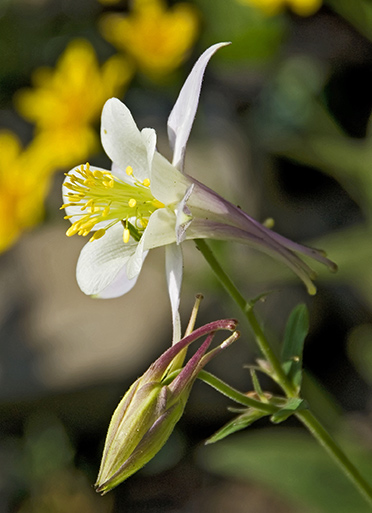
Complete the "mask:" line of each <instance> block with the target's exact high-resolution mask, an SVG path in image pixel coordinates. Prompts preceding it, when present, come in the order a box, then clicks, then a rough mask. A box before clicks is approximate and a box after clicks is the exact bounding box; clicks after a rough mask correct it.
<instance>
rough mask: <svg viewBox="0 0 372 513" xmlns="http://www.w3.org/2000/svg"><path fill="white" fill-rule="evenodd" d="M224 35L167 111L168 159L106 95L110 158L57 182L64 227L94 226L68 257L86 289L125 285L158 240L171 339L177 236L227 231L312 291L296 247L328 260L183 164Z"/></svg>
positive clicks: (95, 291) (118, 290) (178, 276)
mask: <svg viewBox="0 0 372 513" xmlns="http://www.w3.org/2000/svg"><path fill="white" fill-rule="evenodd" d="M227 44H229V43H219V44H216V45H213V46H211V47H210V48H209V49H208V50H206V51H205V52H204V53H203V54H202V56H201V57H200V58H199V60H198V61H197V62H196V64H195V66H194V68H193V69H192V71H191V73H190V75H189V76H188V78H187V80H186V82H185V84H184V85H183V87H182V89H181V92H180V94H179V97H178V99H177V101H176V104H175V106H174V108H173V110H172V112H171V114H170V116H169V119H168V135H169V140H170V144H171V147H172V149H173V161H172V164H171V163H169V162H168V161H167V160H166V159H165V158H164V157H163V156H162V155H160V154H159V153H158V152H157V151H156V133H155V131H154V130H153V129H151V128H144V129H143V130H142V131H140V130H139V129H138V128H137V125H136V123H135V121H134V120H133V117H132V115H131V113H130V111H129V109H128V108H127V107H126V106H125V105H124V104H123V103H121V102H120V101H119V100H118V99H116V98H111V99H110V100H108V101H107V102H106V104H105V106H104V108H103V112H102V122H101V139H102V145H103V148H104V150H105V152H106V153H107V155H108V156H109V157H110V159H111V160H112V163H113V164H112V169H111V171H107V170H104V169H99V168H94V167H92V166H89V164H86V165H82V166H80V167H79V168H74V169H72V170H71V171H70V172H69V173H68V174H67V177H66V179H65V181H64V184H63V197H64V202H65V204H64V205H63V207H64V208H65V209H66V213H67V216H66V217H67V218H68V219H70V221H71V223H72V226H71V227H70V228H69V229H68V230H67V235H69V236H70V235H74V234H75V233H78V234H79V235H83V236H85V235H88V234H89V233H90V232H93V235H92V236H91V238H90V241H89V242H88V243H87V244H86V245H85V247H84V248H83V250H82V251H81V254H80V257H79V260H78V264H77V281H78V284H79V286H80V288H81V290H82V291H83V292H85V293H86V294H89V295H93V296H97V297H101V298H112V297H117V296H121V295H123V294H125V293H126V292H128V291H129V290H130V289H131V288H132V287H133V286H134V284H135V283H136V280H137V277H138V275H139V273H140V271H141V267H142V264H143V261H144V258H145V256H146V254H147V251H148V250H149V249H151V248H155V247H158V246H165V248H166V276H167V282H168V290H169V295H170V300H171V305H172V312H173V324H174V341H176V340H179V339H180V324H179V316H178V307H179V298H180V288H181V282H182V253H181V248H180V243H181V242H182V241H183V240H184V239H196V238H214V239H222V240H234V241H239V242H244V243H247V244H249V245H251V246H253V247H257V248H258V249H260V250H261V251H264V252H265V253H269V254H271V255H272V256H274V257H275V258H277V259H279V260H282V261H283V262H284V263H286V264H287V265H288V266H289V267H290V268H291V269H292V270H293V271H294V272H295V273H296V274H297V275H298V276H299V277H300V278H301V279H302V280H303V281H304V282H305V284H306V286H307V288H308V290H309V292H310V293H314V292H315V287H314V285H313V283H312V279H313V278H314V273H313V271H312V270H311V269H310V268H309V267H308V266H307V264H305V263H304V262H303V261H302V260H301V259H300V258H299V257H298V256H297V254H296V253H302V254H305V255H308V256H310V257H313V258H315V259H316V260H318V261H321V262H322V263H324V264H326V265H328V266H329V267H330V268H335V266H334V264H333V263H332V262H330V261H329V260H328V259H326V258H325V257H324V256H323V255H322V254H321V253H320V252H318V251H316V250H313V249H310V248H305V247H304V246H301V245H298V244H295V243H293V242H291V241H289V240H288V239H286V238H284V237H282V236H280V235H278V234H276V233H274V232H272V231H271V230H269V229H268V228H266V227H264V226H263V225H261V224H260V223H258V222H257V221H255V220H254V219H252V218H250V217H249V216H248V215H247V214H245V213H244V212H243V211H242V210H241V209H239V208H237V207H235V206H234V205H232V204H231V203H229V202H228V201H226V200H225V199H223V198H222V197H220V196H219V195H218V194H216V193H215V192H213V191H212V190H211V189H209V188H208V187H206V186H204V185H202V184H200V183H199V182H197V181H196V180H195V179H193V178H191V177H189V176H187V175H185V174H184V173H183V162H184V156H185V149H186V144H187V140H188V138H189V135H190V131H191V127H192V124H193V121H194V117H195V114H196V110H197V106H198V101H199V95H200V89H201V83H202V79H203V75H204V71H205V68H206V65H207V64H208V61H209V59H210V58H211V56H212V55H213V54H214V53H215V52H216V51H217V50H218V49H219V48H221V47H222V46H225V45H227Z"/></svg>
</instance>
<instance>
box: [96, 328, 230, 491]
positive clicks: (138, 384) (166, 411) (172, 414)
mask: <svg viewBox="0 0 372 513" xmlns="http://www.w3.org/2000/svg"><path fill="white" fill-rule="evenodd" d="M235 328H236V321H235V320H233V319H227V320H221V321H216V322H211V323H210V324H207V325H206V326H203V327H201V328H199V329H197V330H195V331H193V332H192V333H191V334H190V335H188V336H187V337H185V338H183V339H182V340H180V341H179V342H177V344H175V345H173V346H172V347H171V348H170V349H168V350H167V351H165V353H163V354H162V356H160V358H158V359H157V360H156V361H155V362H154V363H153V364H152V365H151V366H150V367H149V369H148V370H147V371H146V372H145V374H143V376H142V377H140V378H139V379H137V381H135V383H134V384H133V385H132V386H131V387H130V388H129V390H128V391H127V393H126V394H125V395H124V397H123V399H122V400H121V401H120V403H119V405H118V407H117V408H116V410H115V412H114V414H113V416H112V419H111V423H110V426H109V428H108V432H107V436H106V442H105V447H104V450H103V456H102V462H101V468H100V471H99V475H98V478H97V482H96V485H95V486H96V490H97V492H101V493H103V494H104V493H106V492H108V491H110V490H112V488H114V487H115V486H117V485H118V484H120V483H121V482H123V481H124V480H125V479H127V478H128V477H129V476H131V475H132V474H134V473H135V472H137V470H139V469H140V468H141V467H143V466H144V465H145V464H146V463H147V462H148V461H149V460H150V459H151V458H153V457H154V456H155V454H156V453H157V452H158V451H159V450H160V449H161V448H162V447H163V445H164V444H165V442H166V441H167V440H168V438H169V436H170V435H171V433H172V431H173V429H174V426H175V425H176V423H177V422H178V420H179V419H180V417H181V416H182V414H183V411H184V409H185V406H186V402H187V400H188V397H189V394H190V391H191V387H192V385H193V383H194V381H195V379H196V377H197V375H198V373H199V372H200V371H201V370H202V368H203V367H204V366H205V365H206V364H207V363H208V362H209V361H210V360H211V359H212V358H213V357H214V356H216V355H217V354H218V353H220V352H221V351H222V350H223V349H225V348H226V347H228V346H229V345H230V344H231V343H232V342H234V341H235V340H236V339H237V338H238V337H239V333H238V332H236V331H234V330H235ZM217 330H230V331H234V333H233V334H232V335H231V336H230V337H229V338H228V339H226V340H225V341H224V342H222V344H220V345H219V346H217V347H216V348H215V349H212V350H211V351H209V352H208V353H206V351H207V350H208V348H209V346H210V344H211V342H212V339H213V337H214V334H215V332H216V331H217ZM203 336H207V338H206V339H205V341H204V342H203V344H201V346H200V347H199V349H198V350H197V351H196V353H195V354H194V355H193V356H192V357H191V358H190V360H189V361H188V362H187V364H186V365H185V366H184V368H182V369H181V367H182V363H180V364H179V366H178V356H179V355H180V354H181V353H182V352H183V351H184V350H185V349H186V348H187V347H188V346H189V345H190V344H191V343H192V342H194V341H195V340H197V339H198V338H200V337H203ZM174 362H177V364H176V367H175V366H174V365H173V363H174ZM170 369H171V371H172V372H173V374H172V372H171V374H170V373H169V372H170ZM174 371H180V372H178V373H177V372H175V373H174ZM175 374H177V376H176V377H174V376H175Z"/></svg>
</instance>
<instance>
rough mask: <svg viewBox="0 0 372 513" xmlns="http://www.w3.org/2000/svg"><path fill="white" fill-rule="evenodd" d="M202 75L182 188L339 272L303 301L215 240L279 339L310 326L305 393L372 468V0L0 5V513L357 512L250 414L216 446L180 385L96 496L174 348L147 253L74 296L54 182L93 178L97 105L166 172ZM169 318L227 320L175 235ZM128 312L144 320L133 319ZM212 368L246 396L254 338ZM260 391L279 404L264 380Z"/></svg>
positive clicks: (299, 448)
mask: <svg viewBox="0 0 372 513" xmlns="http://www.w3.org/2000/svg"><path fill="white" fill-rule="evenodd" d="M219 41H231V42H232V43H233V44H232V45H230V46H229V47H226V48H223V49H221V50H220V51H219V52H218V54H216V55H215V56H214V57H213V58H212V60H211V62H210V64H209V66H208V68H207V72H206V75H205V80H204V84H203V89H202V94H201V99H200V107H199V111H198V114H197V118H196V121H195V124H194V127H193V131H192V133H191V137H190V141H189V144H188V152H187V159H186V172H188V173H189V174H190V175H192V176H194V177H195V178H197V179H198V180H200V181H202V182H204V183H205V184H207V185H208V186H210V187H211V188H213V189H214V190H216V191H217V192H220V193H222V194H223V195H224V196H225V197H226V198H227V199H229V200H230V201H232V202H234V203H236V204H239V205H240V206H241V207H242V208H243V209H244V210H245V211H246V212H248V213H249V214H250V215H252V216H253V217H255V218H256V219H258V220H260V221H261V222H262V221H264V220H265V219H267V218H273V219H274V220H275V229H276V230H277V231H278V232H279V233H281V234H283V235H285V236H287V237H289V238H292V239H294V240H296V241H297V242H301V243H305V244H309V245H312V246H314V247H320V248H322V249H324V250H326V252H327V254H328V256H329V257H330V258H331V259H332V260H334V261H335V262H337V264H338V265H339V272H338V273H337V274H335V275H332V274H330V273H329V272H328V271H327V270H323V269H321V268H319V277H318V280H317V286H318V293H317V295H316V296H315V297H308V296H307V293H306V290H305V288H304V287H303V285H302V284H301V283H299V280H298V279H296V277H294V276H292V275H291V274H290V273H289V272H287V270H286V269H285V268H284V267H282V266H281V265H279V264H276V263H275V262H274V261H272V260H270V259H269V258H266V257H264V256H263V255H261V254H259V253H256V252H254V251H250V250H248V249H247V248H246V247H243V246H239V245H232V244H227V243H226V244H222V243H218V244H217V243H214V244H213V248H214V251H215V252H216V254H217V255H218V257H219V259H220V260H221V261H222V262H223V263H224V265H225V266H226V268H227V269H229V271H230V274H231V276H232V277H233V278H234V279H235V280H236V281H237V282H238V283H239V284H241V285H240V286H241V288H242V291H243V292H244V294H245V295H246V297H247V298H253V297H255V296H257V295H258V294H261V293H263V292H267V291H271V293H270V294H269V296H268V297H267V299H266V301H265V302H264V303H262V304H260V305H258V308H257V311H258V314H259V316H260V318H261V319H262V323H263V326H264V327H265V330H266V332H267V334H268V335H269V336H270V337H271V339H272V340H274V341H276V342H278V343H279V342H280V341H281V339H282V337H283V332H284V328H285V323H286V319H287V318H288V315H289V312H290V311H291V310H292V308H293V307H294V306H295V305H296V304H297V303H299V302H304V303H306V304H307V306H308V308H309V311H310V326H311V328H310V335H309V337H308V338H307V341H306V345H305V356H304V363H305V367H306V369H307V371H308V372H307V375H306V379H305V383H304V395H305V396H306V397H307V398H308V400H309V402H310V403H311V405H312V407H313V409H314V411H315V412H316V413H317V414H318V416H319V417H320V418H321V419H322V421H323V422H324V423H325V424H326V425H327V426H328V428H329V429H330V430H331V431H332V433H333V434H334V436H335V437H336V438H337V439H339V440H340V443H341V444H342V445H343V447H345V448H346V451H347V453H348V454H350V457H351V458H352V459H353V461H355V462H357V463H358V465H360V468H361V469H362V470H363V471H364V472H365V474H366V475H367V476H368V473H369V475H371V472H372V452H371V451H372V401H371V388H370V386H371V383H372V242H371V240H372V239H371V237H372V130H371V124H370V113H371V108H372V94H371V90H372V2H371V1H369V0H353V2H350V1H349V0H324V1H323V2H322V1H321V0H194V1H191V0H190V1H185V2H178V1H165V0H134V1H132V2H127V1H125V0H120V1H114V0H100V1H98V0H79V1H74V0H0V251H1V254H0V262H1V264H0V280H1V287H0V332H1V339H0V461H1V466H0V511H1V512H2V511H4V512H8V511H9V512H17V513H26V512H27V513H44V512H48V513H64V512H66V513H67V512H68V513H74V512H75V511H76V512H79V513H80V512H81V511H84V512H86V513H91V512H92V513H101V512H102V513H103V512H104V513H114V512H115V513H116V512H117V513H119V512H124V511H125V512H131V513H132V512H133V513H137V512H138V513H139V512H150V513H158V512H159V513H160V512H165V513H168V512H169V513H170V512H172V513H173V512H174V513H175V512H182V513H189V512H190V513H191V512H205V513H209V512H211V513H212V512H213V513H215V512H217V513H219V512H225V511H227V510H231V511H234V513H235V512H236V513H240V512H241V513H245V512H249V513H264V512H272V511H276V512H279V513H280V512H285V513H296V512H301V513H322V512H337V513H343V512H345V513H346V512H348V513H349V512H350V511H358V512H361V513H363V512H364V511H368V509H367V507H366V506H365V505H364V503H363V501H362V500H361V499H360V498H359V497H358V496H357V494H356V492H355V491H354V490H353V489H352V487H351V485H349V484H348V483H347V482H346V481H345V479H344V478H343V477H342V476H341V474H340V472H339V470H338V469H337V468H336V467H335V466H334V464H333V463H332V462H331V461H329V460H328V457H327V456H326V455H325V454H323V452H322V450H321V449H320V448H318V447H317V446H316V444H315V442H313V440H312V439H311V438H310V435H308V434H307V433H306V432H305V431H304V430H303V429H302V428H301V427H300V426H299V425H298V423H297V422H296V421H295V420H290V421H288V422H286V423H284V424H282V425H281V426H279V427H278V426H275V427H273V426H272V425H271V424H270V423H269V422H268V421H265V420H262V421H260V422H258V423H257V424H256V425H254V426H253V427H251V428H249V429H248V430H246V431H244V432H241V433H239V434H236V435H232V436H231V437H229V438H228V439H227V440H226V441H223V442H220V443H218V444H215V445H210V446H207V447H206V446H204V444H203V442H204V440H205V439H206V438H207V437H208V436H210V435H211V434H213V433H214V432H215V431H216V430H217V429H218V428H220V427H221V426H222V425H223V424H224V423H225V422H227V421H228V420H229V419H230V418H231V416H232V413H230V412H229V411H228V410H227V407H228V406H229V401H227V400H226V399H224V398H222V397H221V396H219V395H218V394H217V393H216V392H215V391H213V390H212V389H208V388H207V386H206V385H205V384H203V383H196V384H195V386H194V388H193V391H192V393H191V397H190V400H189V403H188V406H187V408H186V413H185V415H184V417H183V418H182V419H181V421H180V422H179V424H178V426H177V428H176V430H175V432H174V434H173V435H172V437H171V438H170V440H169V442H168V443H167V445H166V446H165V448H164V449H163V450H162V451H161V452H160V453H159V455H158V456H157V457H156V458H155V459H154V460H153V461H152V462H150V463H149V464H148V465H147V466H146V467H145V468H144V469H143V470H141V471H140V472H138V473H137V474H136V475H135V476H133V477H132V478H130V479H129V480H128V481H127V482H125V483H124V484H122V485H121V486H119V487H118V488H117V489H116V490H114V491H113V492H111V493H110V494H108V495H107V496H105V497H100V496H99V495H97V494H96V493H95V492H94V489H93V484H94V482H95V479H96V475H97V473H98V468H99V463H100V457H101V452H102V448H103V443H104V438H105V434H106V430H107V427H108V424H109V421H110V417H111V414H112V412H113V411H114V409H115V407H116V405H117V403H118V402H119V400H120V398H121V397H122V396H123V394H124V393H125V391H126V389H127V388H128V386H129V385H130V384H131V383H132V382H133V381H134V380H135V379H136V378H137V377H138V376H139V375H141V374H142V373H143V372H144V371H145V370H146V368H147V367H148V366H149V364H150V363H151V362H152V361H153V360H154V359H155V358H156V357H157V356H159V354H160V353H161V352H163V351H164V350H165V349H166V348H167V347H168V346H169V344H170V342H171V315H170V308H169V302H168V297H167V291H166V284H165V277H164V252H163V249H159V250H154V251H152V252H151V254H150V255H149V257H148V259H147V261H146V265H145V266H144V270H143V272H142V273H141V276H140V278H139V280H138V283H137V285H136V287H135V288H134V289H133V290H132V291H131V292H130V293H129V294H128V295H126V296H124V297H122V298H120V299H113V300H93V299H91V298H89V297H86V296H84V294H83V293H82V292H81V291H80V290H79V288H78V286H77V284H76V281H75V266H76V261H77V258H78V255H79V252H80V250H81V248H82V247H83V245H84V243H85V242H86V241H85V240H84V239H83V238H82V237H78V236H76V237H72V238H67V237H66V235H65V231H66V230H67V228H68V226H69V224H68V221H66V220H64V219H63V216H64V213H63V211H61V210H59V208H60V206H61V184H62V181H63V177H64V173H65V172H66V171H68V170H69V169H70V168H72V167H74V166H76V165H79V164H81V163H84V162H86V161H89V162H90V163H91V164H93V165H96V166H102V167H106V168H108V166H110V162H109V160H108V158H107V157H106V155H105V154H104V153H103V152H102V148H101V146H100V140H99V119H100V113H101V109H102V106H103V104H104V102H105V100H106V99H107V98H109V97H111V96H116V97H118V98H120V99H122V100H123V101H125V103H126V104H127V105H128V107H129V108H130V109H131V111H132V113H133V116H134V118H135V119H136V121H137V123H138V125H139V127H140V128H142V127H146V126H148V127H153V128H155V129H156V131H157V133H158V149H159V151H160V152H161V153H163V154H164V155H165V156H168V157H169V156H170V150H169V147H168V142H167V137H166V120H167V117H168V115H169V113H170V110H171V108H172V106H173V104H174V102H175V99H176V97H177V94H178V92H179V90H180V88H181V85H182V84H183V82H184V80H185V78H186V76H187V74H188V72H189V71H190V69H191V67H192V65H193V63H194V62H195V60H196V59H197V57H198V56H199V55H200V54H201V53H202V52H203V51H204V50H205V49H206V48H207V47H208V46H209V45H211V44H213V43H216V42H219ZM184 255H185V280H184V285H183V294H182V300H181V304H182V308H181V314H182V320H183V325H184V326H186V323H187V320H188V316H189V314H190V312H191V308H192V304H193V302H194V296H195V294H196V293H198V292H201V293H203V294H204V297H205V299H204V301H203V303H202V306H201V311H200V314H199V318H198V325H201V324H202V323H205V322H209V321H212V320H216V319H218V318H219V317H222V316H229V317H237V318H239V315H240V312H238V311H237V310H236V307H235V305H234V304H233V303H231V302H230V300H229V298H228V297H227V296H226V295H225V293H224V291H223V290H222V289H221V288H220V286H219V285H218V284H217V283H216V281H215V279H214V277H213V275H212V273H211V271H210V270H209V269H208V267H207V266H206V264H205V263H204V261H203V260H202V258H201V255H200V254H199V253H198V252H197V251H196V249H195V246H194V244H193V243H192V242H191V241H190V242H187V243H186V244H184ZM144 318H145V319H146V322H144ZM241 331H242V332H243V335H242V337H241V339H240V340H239V341H238V342H236V343H235V344H234V346H233V347H231V348H229V349H228V352H226V353H224V355H223V356H221V357H219V359H216V361H214V362H212V364H211V365H210V366H209V370H210V371H211V372H214V373H216V374H217V375H218V376H219V377H220V378H222V379H224V380H226V381H228V382H229V383H230V384H231V385H233V386H236V387H238V388H240V389H241V390H244V391H248V390H251V389H252V384H251V382H250V378H249V372H248V370H247V369H246V368H244V366H245V365H248V364H252V363H253V362H254V361H255V358H256V357H257V356H258V353H257V350H256V347H255V345H254V341H253V339H252V337H251V336H250V332H249V328H248V327H247V326H246V325H245V324H244V322H243V321H242V322H241ZM262 385H263V386H264V387H265V388H267V389H269V390H274V389H273V386H272V384H271V383H269V382H265V381H263V383H262Z"/></svg>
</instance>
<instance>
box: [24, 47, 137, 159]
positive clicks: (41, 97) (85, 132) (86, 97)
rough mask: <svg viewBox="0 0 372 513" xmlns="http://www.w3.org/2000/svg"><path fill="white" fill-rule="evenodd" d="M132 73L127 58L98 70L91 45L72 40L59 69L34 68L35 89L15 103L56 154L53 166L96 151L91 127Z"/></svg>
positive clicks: (118, 93) (94, 134) (60, 61)
mask: <svg viewBox="0 0 372 513" xmlns="http://www.w3.org/2000/svg"><path fill="white" fill-rule="evenodd" d="M132 73H133V68H132V65H131V64H130V63H129V61H128V60H126V59H124V58H123V57H120V56H118V55H115V56H113V57H111V58H110V59H108V60H107V61H106V62H105V63H104V64H103V65H102V67H100V66H99V63H98V60H97V57H96V54H95V51H94V49H93V47H92V46H91V45H90V43H88V42H87V41H85V40H74V41H72V42H71V43H70V44H69V45H68V47H67V48H66V50H65V52H64V53H63V54H62V56H61V57H60V59H59V60H58V62H57V66H56V68H55V69H51V68H45V67H42V68H38V69H36V70H35V72H34V74H33V77H32V83H33V88H28V89H23V90H20V91H18V93H17V94H16V96H15V105H16V107H17V109H18V111H19V112H20V114H21V115H22V116H23V117H25V118H26V119H27V120H29V121H31V122H32V123H35V125H36V127H35V128H36V132H35V133H36V135H37V136H38V138H39V139H42V140H43V142H44V144H45V145H46V146H48V147H49V150H50V151H51V152H54V154H55V162H57V161H58V163H59V165H60V166H63V167H69V166H70V165H72V164H73V163H75V162H76V159H77V158H79V159H83V160H85V159H86V158H87V157H88V155H89V154H91V153H92V152H93V151H94V150H95V149H98V148H99V147H100V146H99V138H98V135H97V132H96V130H95V128H94V127H93V124H94V123H95V122H96V121H98V119H99V117H100V113H101V110H102V107H103V104H104V103H105V101H106V100H107V99H108V98H110V97H111V96H121V95H122V94H123V91H124V87H125V86H126V85H127V84H128V82H129V80H130V78H131V76H132Z"/></svg>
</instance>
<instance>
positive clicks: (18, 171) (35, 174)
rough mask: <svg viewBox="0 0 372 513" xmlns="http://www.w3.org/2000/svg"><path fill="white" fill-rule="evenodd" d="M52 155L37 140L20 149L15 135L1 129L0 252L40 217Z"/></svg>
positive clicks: (47, 188)
mask: <svg viewBox="0 0 372 513" xmlns="http://www.w3.org/2000/svg"><path fill="white" fill-rule="evenodd" d="M51 171H52V157H51V156H50V153H49V152H48V151H47V150H46V149H45V147H44V146H43V145H40V144H39V141H38V140H34V142H32V143H31V144H30V145H29V146H28V147H27V148H26V149H23V148H22V146H21V144H20V141H19V140H18V138H17V136H16V135H15V134H13V133H12V132H9V131H5V130H4V131H2V132H0V252H3V251H5V250H6V249H8V248H9V247H10V246H11V245H12V244H14V243H15V242H16V240H17V239H18V238H19V236H20V235H21V234H22V232H23V231H24V230H27V229H29V228H31V227H33V226H34V225H36V224H37V223H38V222H39V221H40V220H41V219H42V216H43V212H44V199H45V196H46V195H47V193H48V190H49V182H50V176H51Z"/></svg>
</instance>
